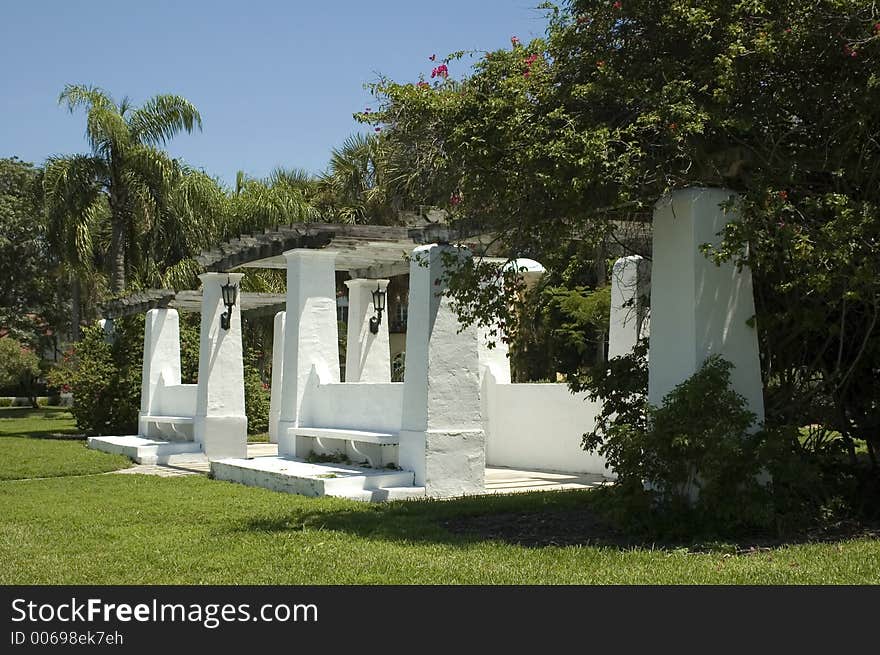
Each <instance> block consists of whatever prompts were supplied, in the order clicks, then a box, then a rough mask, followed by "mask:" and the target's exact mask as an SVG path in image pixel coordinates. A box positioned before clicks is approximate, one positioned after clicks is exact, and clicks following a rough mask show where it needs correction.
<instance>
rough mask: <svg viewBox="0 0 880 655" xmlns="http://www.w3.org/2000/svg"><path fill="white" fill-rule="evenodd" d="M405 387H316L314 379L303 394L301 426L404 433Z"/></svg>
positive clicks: (398, 384)
mask: <svg viewBox="0 0 880 655" xmlns="http://www.w3.org/2000/svg"><path fill="white" fill-rule="evenodd" d="M402 415H403V383H402V382H386V383H378V384H375V383H368V382H364V383H359V382H342V383H339V382H332V383H329V384H318V383H316V379H315V376H314V375H313V376H312V377H311V378H310V380H309V384H308V386H307V387H306V390H305V393H304V394H303V409H302V418H301V421H300V425H307V426H309V427H313V428H343V429H350V430H366V431H368V432H388V433H391V434H397V433H398V432H400V421H401V416H402Z"/></svg>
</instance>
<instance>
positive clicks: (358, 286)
mask: <svg viewBox="0 0 880 655" xmlns="http://www.w3.org/2000/svg"><path fill="white" fill-rule="evenodd" d="M388 282H389V280H372V279H366V278H357V279H354V280H348V281H346V283H345V286H347V287H348V332H347V334H346V339H347V342H346V350H345V381H346V382H379V383H382V382H391V353H390V349H389V341H388V322H389V321H388V312H387V311H385V312H383V314H382V322H381V323H380V324H379V332H378V333H377V334H373V333H372V332H370V318H371V317H373V316H375V311H374V308H373V291H375V290H376V289H377V288H379V289H381V290H382V291H385V290H386V289H387V288H388ZM386 310H387V304H386Z"/></svg>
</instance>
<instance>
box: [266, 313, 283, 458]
mask: <svg viewBox="0 0 880 655" xmlns="http://www.w3.org/2000/svg"><path fill="white" fill-rule="evenodd" d="M284 316H285V312H278V313H277V314H275V325H274V330H273V333H272V387H271V390H270V396H269V443H278V421H279V419H280V418H281V385H282V380H283V379H284Z"/></svg>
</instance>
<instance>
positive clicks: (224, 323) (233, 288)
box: [220, 277, 238, 330]
mask: <svg viewBox="0 0 880 655" xmlns="http://www.w3.org/2000/svg"><path fill="white" fill-rule="evenodd" d="M220 292H221V293H222V294H223V304H224V305H226V311H225V312H223V313H222V314H220V327H221V328H223V329H224V330H228V329H229V325H230V323H231V321H232V308H233V307H235V301H236V299H237V298H238V286H237V285H235V284H232V283H231V282H230V281H229V278H228V277H227V278H226V284H224V285H221V286H220Z"/></svg>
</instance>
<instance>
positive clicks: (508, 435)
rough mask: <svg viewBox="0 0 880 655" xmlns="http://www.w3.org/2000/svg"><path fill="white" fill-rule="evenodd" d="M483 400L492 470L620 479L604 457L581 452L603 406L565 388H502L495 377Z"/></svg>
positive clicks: (487, 385)
mask: <svg viewBox="0 0 880 655" xmlns="http://www.w3.org/2000/svg"><path fill="white" fill-rule="evenodd" d="M482 395H483V398H482V405H483V425H484V428H483V429H484V430H485V431H486V465H487V466H505V467H509V468H520V469H525V470H534V469H538V470H545V471H565V472H569V473H596V474H599V475H604V476H607V477H614V476H613V473H612V472H611V471H610V470H609V469H606V468H605V458H604V457H601V456H599V455H597V454H594V453H588V452H586V451H584V450H583V449H582V448H581V439H582V437H583V434H584V432H587V431H589V430H591V429H592V428H593V426H594V425H595V423H596V415H597V414H598V413H599V411H600V408H601V404H600V403H598V402H590V401H589V400H587V398H586V396H585V395H583V394H578V395H573V394H572V393H571V391H569V389H568V385H565V384H509V383H508V384H500V383H498V382H496V381H495V379H494V378H493V377H492V376H491V375H489V374H487V375H486V376H485V378H484V381H483V389H482Z"/></svg>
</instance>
